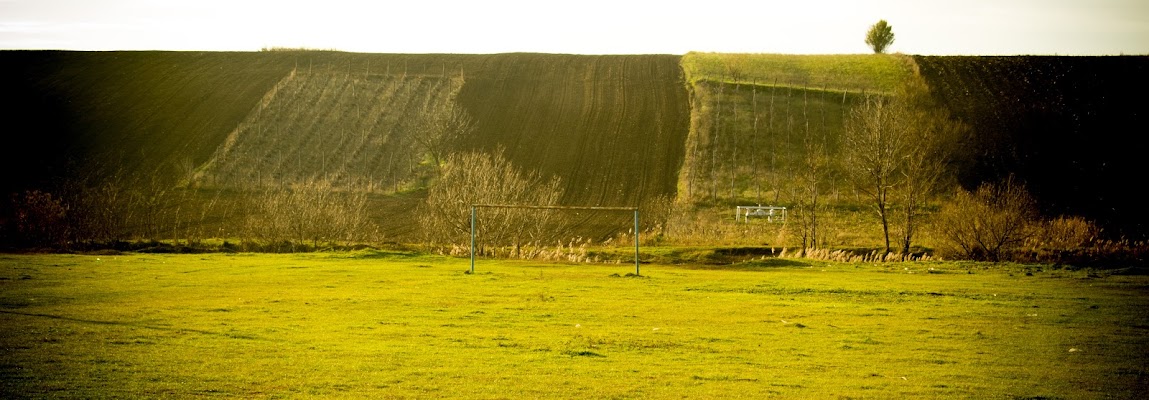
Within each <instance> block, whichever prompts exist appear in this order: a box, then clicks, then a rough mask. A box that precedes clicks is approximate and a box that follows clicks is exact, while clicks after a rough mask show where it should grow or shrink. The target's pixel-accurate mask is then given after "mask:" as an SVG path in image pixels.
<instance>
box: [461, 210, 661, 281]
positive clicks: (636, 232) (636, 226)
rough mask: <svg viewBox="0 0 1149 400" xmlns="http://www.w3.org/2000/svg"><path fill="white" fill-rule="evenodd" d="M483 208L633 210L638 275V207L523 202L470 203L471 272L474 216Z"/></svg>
mask: <svg viewBox="0 0 1149 400" xmlns="http://www.w3.org/2000/svg"><path fill="white" fill-rule="evenodd" d="M483 208H518V209H529V210H597V211H631V212H634V274H635V275H639V266H638V207H580V206H535V205H523V204H472V205H471V273H472V274H473V273H475V218H476V216H477V215H478V212H479V210H480V209H483Z"/></svg>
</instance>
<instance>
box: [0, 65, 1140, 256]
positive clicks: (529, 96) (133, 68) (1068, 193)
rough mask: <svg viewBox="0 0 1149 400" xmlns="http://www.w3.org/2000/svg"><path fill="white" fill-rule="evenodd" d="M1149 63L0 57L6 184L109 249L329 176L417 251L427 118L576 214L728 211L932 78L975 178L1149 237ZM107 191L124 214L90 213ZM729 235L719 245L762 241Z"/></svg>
mask: <svg viewBox="0 0 1149 400" xmlns="http://www.w3.org/2000/svg"><path fill="white" fill-rule="evenodd" d="M1146 60H1147V58H1146V57H917V56H914V57H911V56H903V55H882V56H875V55H829V56H797V55H778V54H759V55H746V54H715V53H689V54H687V55H685V56H682V57H678V56H671V55H653V56H585V55H556V54H530V53H517V54H495V55H453V54H357V53H342V52H328V51H274V52H261V53H191V52H187V53H181V52H101V53H88V52H55V51H32V52H22V51H15V52H0V61H2V63H0V89H3V92H2V93H0V99H2V100H0V101H3V107H2V109H0V116H2V117H3V120H4V121H6V122H5V125H4V126H5V130H6V131H7V132H9V135H8V136H7V138H8V139H7V140H8V141H9V142H8V143H9V144H10V145H9V146H5V147H4V150H0V151H3V152H4V154H2V155H3V156H4V157H3V161H2V162H3V163H4V164H3V165H2V166H3V167H4V168H5V170H6V171H12V173H8V174H5V177H4V178H3V179H2V180H0V186H2V187H0V189H3V190H4V193H5V194H6V195H9V194H12V193H18V192H20V191H22V190H24V189H30V188H37V189H42V190H47V191H51V192H53V193H56V194H57V195H58V196H57V198H62V199H63V200H62V201H64V202H65V203H67V201H74V202H73V203H67V204H63V205H64V206H69V207H71V208H70V211H69V212H71V213H73V214H75V213H79V212H92V210H97V209H99V210H105V211H101V213H103V214H105V215H102V216H101V217H100V218H103V219H104V220H108V221H111V220H115V221H136V222H131V223H127V222H121V223H120V224H121V225H123V226H122V227H121V228H118V229H119V230H118V231H117V232H119V233H115V234H109V235H110V237H125V238H127V237H148V236H152V235H177V236H178V235H179V234H177V233H174V232H176V231H178V229H176V228H171V227H164V226H160V225H163V224H171V225H172V226H179V227H190V226H197V225H198V226H201V228H198V229H200V231H201V232H215V233H212V234H214V235H235V234H236V232H237V230H238V229H239V228H237V227H239V226H242V225H243V222H244V218H248V217H246V215H248V211H249V208H250V206H251V205H250V201H249V199H250V197H251V196H254V195H258V194H260V193H265V192H268V191H269V190H273V189H275V188H285V187H291V186H292V185H297V184H300V183H304V182H309V181H315V180H322V181H324V182H326V183H325V184H324V185H330V186H324V187H331V188H333V189H334V190H335V191H337V192H340V193H361V194H366V195H367V196H368V198H369V201H368V204H370V206H369V207H367V209H368V210H369V211H367V212H368V213H369V214H370V215H371V217H372V219H373V220H374V222H375V223H376V224H377V225H378V226H379V227H380V228H381V232H383V233H382V234H383V236H386V237H387V238H388V239H389V240H401V241H402V240H414V239H417V235H418V234H419V232H418V230H419V228H418V226H417V224H416V222H415V220H414V218H413V217H412V210H413V209H414V208H415V207H416V206H417V205H418V204H419V203H420V202H421V199H422V198H423V196H425V193H426V192H425V189H426V188H427V187H428V186H429V185H431V184H433V183H434V181H435V177H436V172H435V171H436V167H435V165H434V162H433V161H434V160H432V158H435V157H437V156H435V155H432V154H429V153H428V152H427V150H426V149H424V148H422V147H420V144H419V140H417V139H419V138H420V136H418V135H420V133H419V132H420V131H419V129H417V126H416V125H417V123H416V122H413V121H415V120H416V119H417V118H416V117H417V116H418V114H419V113H420V112H421V110H425V109H427V108H435V107H442V106H444V105H449V106H452V107H457V108H459V109H461V110H463V111H464V112H465V113H466V114H467V115H468V116H469V117H470V118H471V120H472V121H473V123H474V124H473V129H472V130H470V131H469V133H468V134H467V135H465V136H462V137H459V138H457V139H456V140H454V141H452V142H450V143H447V145H446V148H445V149H444V150H445V151H448V152H450V151H482V152H489V153H491V152H501V153H502V154H503V155H504V156H506V157H507V158H508V159H509V160H511V162H512V163H513V164H515V165H516V166H518V167H519V168H521V169H523V170H526V171H537V172H540V173H542V174H543V175H553V176H557V177H559V178H560V179H561V180H562V182H563V183H564V187H565V190H564V191H563V193H564V196H563V198H562V199H561V202H562V203H563V204H568V205H602V206H620V205H643V204H645V203H649V202H651V201H653V200H655V199H667V198H677V199H678V200H679V206H678V207H679V208H678V209H679V211H682V210H687V209H693V210H694V211H699V210H702V211H703V212H702V213H701V214H699V215H702V217H700V218H704V219H712V220H724V219H726V218H727V216H726V215H725V214H724V213H727V212H728V207H730V206H732V205H735V204H754V203H763V204H765V203H770V204H776V205H788V206H795V205H797V204H799V203H801V201H802V199H801V198H800V195H799V190H798V189H799V188H800V185H801V183H800V181H801V179H802V177H801V176H800V175H801V174H800V170H801V168H803V165H804V163H806V162H808V161H809V155H810V154H813V153H811V151H812V149H816V150H817V152H818V153H819V154H822V155H825V156H826V157H828V160H830V161H829V165H830V166H831V167H833V166H834V163H835V161H834V160H835V159H836V155H838V152H839V151H840V148H839V147H840V144H839V140H838V138H839V136H840V135H841V132H842V121H843V120H844V116H845V115H846V113H847V111H848V110H849V109H850V108H851V107H852V106H853V105H854V104H856V103H857V102H858V101H859V100H860V99H861V98H862V97H863V96H865V95H869V94H879V95H885V94H888V93H892V92H893V91H894V90H896V89H897V88H898V87H899V86H900V85H902V84H903V83H905V82H907V81H909V80H917V79H920V80H922V81H923V82H925V83H926V85H927V86H928V87H929V88H930V90H931V93H932V94H933V96H935V98H936V99H937V100H938V103H939V104H942V105H943V106H945V107H946V108H947V109H948V110H949V111H950V112H951V115H952V116H953V118H955V119H959V120H961V121H963V122H965V123H966V124H967V125H969V126H970V127H971V131H970V132H971V133H970V137H968V138H967V140H966V142H965V143H963V146H962V147H961V149H960V150H961V152H960V157H959V159H958V160H957V162H956V164H955V166H956V168H957V170H956V171H955V175H956V179H957V180H958V181H959V182H961V183H962V184H963V185H964V186H966V187H973V186H975V185H977V184H978V183H980V182H984V181H993V180H996V179H999V178H1001V177H1002V176H1005V175H1007V174H1010V173H1013V174H1016V175H1018V176H1019V177H1021V178H1022V179H1023V180H1025V181H1026V182H1028V183H1029V185H1030V189H1031V190H1032V191H1033V192H1034V193H1035V194H1036V195H1037V197H1038V200H1039V201H1041V203H1042V204H1043V206H1044V208H1045V211H1046V213H1047V214H1049V215H1059V214H1077V215H1084V216H1087V217H1090V218H1094V219H1097V220H1099V221H1101V222H1102V223H1103V224H1104V225H1105V226H1106V227H1111V229H1110V231H1109V232H1110V234H1116V235H1126V236H1130V237H1137V236H1138V235H1143V232H1145V231H1146V229H1145V227H1146V221H1149V212H1146V211H1144V209H1143V207H1140V205H1139V204H1137V203H1136V200H1135V199H1137V196H1136V193H1135V192H1136V191H1137V187H1136V185H1135V184H1133V182H1137V181H1139V176H1138V174H1139V173H1140V171H1144V170H1145V169H1146V168H1145V167H1146V165H1145V161H1144V157H1140V154H1139V152H1140V151H1141V150H1142V149H1144V148H1145V142H1144V141H1145V139H1144V138H1142V137H1141V136H1140V135H1135V134H1132V133H1131V129H1135V127H1137V126H1142V125H1144V124H1145V122H1146V121H1145V115H1144V112H1142V110H1141V108H1142V107H1140V105H1141V104H1142V103H1143V101H1140V96H1139V95H1140V94H1141V93H1145V91H1146V89H1149V87H1147V86H1149V84H1147V83H1146V82H1147V80H1146V79H1145V78H1144V76H1145V72H1146V69H1149V67H1147V64H1149V63H1147V61H1146ZM16 171H19V172H18V173H17V172H16ZM828 171H829V172H827V173H826V174H825V179H824V180H823V181H822V182H820V183H819V185H822V187H821V188H820V189H819V190H821V191H822V194H823V195H824V196H825V199H826V200H825V201H826V202H825V203H824V204H825V205H828V206H829V207H830V209H831V210H838V211H841V212H846V213H851V214H850V215H866V214H865V213H859V212H857V211H858V210H860V209H861V208H859V207H860V206H859V205H860V204H861V201H860V200H859V199H858V198H856V197H855V196H856V195H855V194H854V193H853V190H852V188H851V187H850V185H849V184H848V183H847V182H845V181H844V180H843V179H842V178H841V177H840V171H836V170H835V169H834V168H829V169H828ZM108 182H112V183H110V184H109V183H108ZM76 187H83V188H86V189H81V190H77V189H76ZM85 190H86V191H85ZM99 193H103V194H99ZM173 193H175V194H173ZM94 194H97V195H98V196H97V197H109V198H116V199H120V200H116V201H121V200H122V199H132V200H131V202H126V200H122V202H123V204H119V205H113V204H102V203H101V204H79V203H83V202H84V201H86V202H87V203H91V201H90V199H91V198H92V197H93V195H94ZM176 194H178V195H176ZM80 199H85V200H84V201H80ZM13 204H15V203H11V202H6V203H5V207H9V208H10V207H12V206H13ZM81 206H82V207H81ZM683 207H686V208H683ZM106 210H118V211H106ZM706 210H711V211H706ZM707 213H712V214H714V215H710V214H707ZM3 214H4V215H6V217H4V218H5V219H10V218H12V217H11V215H12V213H11V210H10V209H9V210H6V211H5V212H4V213H3ZM249 219H250V218H249ZM845 219H849V220H851V221H854V220H858V217H854V216H850V217H846V218H844V220H845ZM863 219H864V218H863ZM145 224H150V225H153V228H151V229H148V230H142V229H140V228H139V226H142V225H145ZM205 225H206V226H208V228H210V229H206V228H203V227H202V226H205ZM616 225H618V226H625V224H616ZM76 226H78V225H76ZM77 229H78V228H77ZM180 229H184V228H180ZM706 229H709V228H706ZM723 229H726V228H723ZM738 229H742V228H738ZM738 229H734V228H730V229H729V232H730V233H731V235H728V236H727V237H738V238H740V239H735V240H736V241H739V242H742V241H745V240H750V241H751V242H753V243H760V241H761V235H762V234H764V233H762V232H756V233H747V232H746V231H742V230H738ZM854 231H856V230H855V229H853V228H851V227H845V228H841V229H839V230H838V233H839V234H844V235H853V236H852V237H853V239H846V238H843V239H841V240H839V241H838V243H839V244H850V243H854V242H857V241H858V240H861V242H865V239H864V238H861V239H859V236H858V235H859V234H858V233H857V232H854ZM205 234H206V233H205ZM829 243H834V241H830V242H829Z"/></svg>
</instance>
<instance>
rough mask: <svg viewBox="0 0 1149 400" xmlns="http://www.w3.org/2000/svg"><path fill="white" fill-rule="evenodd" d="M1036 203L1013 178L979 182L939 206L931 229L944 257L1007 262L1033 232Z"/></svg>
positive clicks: (1036, 218)
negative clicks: (972, 190)
mask: <svg viewBox="0 0 1149 400" xmlns="http://www.w3.org/2000/svg"><path fill="white" fill-rule="evenodd" d="M1037 221H1038V216H1037V205H1036V203H1035V202H1034V200H1033V198H1032V197H1030V195H1029V192H1028V191H1027V190H1026V189H1025V187H1024V186H1023V185H1021V184H1019V183H1017V182H1014V180H1013V178H1012V177H1011V178H1009V179H1006V180H1005V181H1002V182H1001V183H998V184H982V185H981V186H980V187H978V188H977V190H976V191H974V192H972V193H971V192H967V191H965V190H960V189H959V190H958V192H957V193H956V194H955V195H954V197H953V198H952V199H951V200H950V201H949V202H948V203H946V204H944V205H943V206H942V209H941V212H939V213H938V215H937V216H936V218H935V220H934V229H935V231H936V234H937V237H938V238H940V239H941V241H942V243H941V246H940V247H939V249H938V250H939V252H940V254H941V255H942V256H943V257H945V258H957V259H969V260H980V261H1009V260H1013V259H1016V258H1017V257H1018V256H1019V253H1018V250H1019V249H1021V248H1022V246H1023V245H1024V244H1025V243H1026V242H1027V241H1028V240H1029V239H1030V238H1031V237H1032V236H1033V235H1034V234H1035V233H1036V231H1037V230H1036V229H1035V227H1036V225H1035V224H1036V222H1037Z"/></svg>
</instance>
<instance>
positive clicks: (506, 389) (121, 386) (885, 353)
mask: <svg viewBox="0 0 1149 400" xmlns="http://www.w3.org/2000/svg"><path fill="white" fill-rule="evenodd" d="M467 267H468V264H467V260H466V259H456V258H443V257H435V256H421V255H413V254H402V253H375V252H361V253H323V254H302V255H251V254H235V255H229V254H210V255H145V254H124V255H104V256H82V255H34V256H24V255H7V256H0V348H2V349H3V350H2V352H3V354H2V357H0V397H3V398H13V397H16V398H19V397H36V398H39V397H75V398H107V397H128V398H156V397H166V398H185V397H223V398H232V397H234V398H283V397H323V398H330V397H336V398H339V397H348V398H443V397H447V398H683V397H686V398H723V397H725V398H730V397H740V398H763V397H773V396H776V397H782V398H841V397H848V398H953V397H958V398H1017V397H1021V398H1111V397H1112V398H1138V397H1142V396H1144V395H1146V394H1147V393H1149V381H1147V380H1146V378H1145V369H1146V363H1147V361H1149V357H1146V356H1147V355H1149V354H1147V353H1149V296H1147V295H1149V277H1146V276H1129V275H1107V274H1093V273H1090V272H1086V271H1076V272H1072V271H1064V270H1054V269H1050V268H1048V267H1047V268H1043V269H1039V268H1038V267H1025V266H1016V265H989V264H955V263H932V264H885V265H852V264H826V263H816V262H807V261H798V260H764V261H759V262H756V263H744V264H738V265H734V266H729V267H691V266H663V265H644V266H643V269H642V272H643V275H644V277H642V278H632V277H625V274H626V273H628V272H633V268H634V267H633V265H628V264H626V263H625V262H624V263H622V264H617V265H614V264H612V265H573V264H545V265H544V264H541V263H530V262H505V261H495V260H480V262H479V264H478V265H477V268H476V269H477V273H476V274H474V275H467V274H464V273H463V271H465V270H466V269H467ZM930 268H933V270H932V271H931V270H930ZM1027 270H1028V272H1031V273H1032V275H1027ZM614 274H618V275H624V276H623V277H616V276H613V275H614Z"/></svg>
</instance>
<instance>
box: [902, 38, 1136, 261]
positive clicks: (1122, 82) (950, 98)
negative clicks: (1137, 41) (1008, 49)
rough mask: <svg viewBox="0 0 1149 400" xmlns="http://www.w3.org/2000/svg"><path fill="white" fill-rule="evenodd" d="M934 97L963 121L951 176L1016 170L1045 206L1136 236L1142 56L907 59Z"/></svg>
mask: <svg viewBox="0 0 1149 400" xmlns="http://www.w3.org/2000/svg"><path fill="white" fill-rule="evenodd" d="M914 61H915V62H916V63H917V65H918V67H919V69H920V71H921V76H922V77H923V78H924V79H925V80H926V82H927V83H928V84H929V87H930V88H931V91H932V92H933V95H934V97H935V98H936V99H937V100H938V101H939V102H940V103H941V104H943V105H945V106H946V107H947V108H949V109H950V111H951V112H952V113H953V116H954V117H955V118H958V119H960V120H962V121H964V122H965V123H967V124H969V125H970V126H971V128H972V129H973V132H974V134H973V136H972V137H970V138H969V141H968V142H967V143H966V144H965V145H964V146H962V149H963V150H965V154H964V157H961V161H962V163H963V165H962V166H961V168H960V176H959V179H960V180H961V181H962V183H963V184H964V185H966V186H967V187H973V186H975V185H976V184H977V183H978V182H980V181H985V180H992V179H997V178H1000V177H1004V176H1006V175H1009V174H1015V175H1016V176H1017V177H1018V178H1020V179H1021V180H1023V181H1025V182H1027V183H1028V185H1029V189H1030V191H1031V192H1032V193H1033V194H1034V196H1035V197H1036V198H1037V200H1038V202H1039V203H1040V204H1041V205H1042V207H1043V208H1044V211H1045V212H1046V213H1047V214H1051V215H1063V214H1064V215H1082V216H1085V217H1087V218H1090V219H1095V220H1097V221H1099V222H1100V223H1101V224H1102V226H1105V227H1107V228H1108V229H1109V230H1110V231H1111V232H1110V233H1111V234H1114V235H1121V236H1126V237H1130V238H1137V239H1144V235H1145V232H1146V228H1147V227H1149V211H1147V209H1146V207H1145V206H1144V204H1143V202H1142V201H1141V198H1143V196H1141V195H1140V193H1141V191H1142V189H1141V185H1140V183H1139V182H1141V181H1143V180H1144V177H1143V175H1144V172H1145V171H1146V170H1149V159H1147V158H1146V157H1145V154H1144V153H1145V150H1146V149H1147V148H1149V139H1147V138H1146V136H1145V135H1144V134H1143V133H1142V132H1143V131H1144V127H1145V126H1149V113H1146V108H1145V104H1146V101H1145V96H1146V93H1149V57H1143V56H1142V57H1136V56H1126V57H922V56H918V57H914Z"/></svg>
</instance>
